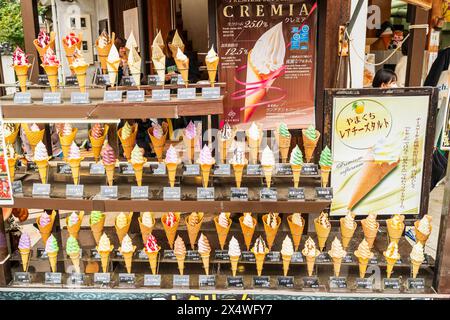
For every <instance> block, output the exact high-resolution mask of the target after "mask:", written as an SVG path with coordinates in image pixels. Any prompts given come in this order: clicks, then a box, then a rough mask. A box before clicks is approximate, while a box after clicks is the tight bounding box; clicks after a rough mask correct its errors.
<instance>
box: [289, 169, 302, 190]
mask: <svg viewBox="0 0 450 320" xmlns="http://www.w3.org/2000/svg"><path fill="white" fill-rule="evenodd" d="M291 168H292V175H293V176H294V188H298V186H299V184H300V175H301V173H302V168H303V166H302V165H301V164H291Z"/></svg>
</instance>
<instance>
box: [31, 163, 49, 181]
mask: <svg viewBox="0 0 450 320" xmlns="http://www.w3.org/2000/svg"><path fill="white" fill-rule="evenodd" d="M34 162H35V163H36V165H37V167H38V171H39V177H40V178H41V182H42V184H46V183H47V176H48V160H35V161H34Z"/></svg>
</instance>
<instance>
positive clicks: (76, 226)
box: [66, 211, 84, 240]
mask: <svg viewBox="0 0 450 320" xmlns="http://www.w3.org/2000/svg"><path fill="white" fill-rule="evenodd" d="M83 216H84V212H83V211H81V212H80V213H79V214H78V222H77V223H75V224H73V225H71V226H70V225H69V218H70V216H67V217H66V226H67V231H68V232H69V234H70V235H71V236H72V237H74V238H75V239H77V240H78V232H80V228H81V222H82V220H83Z"/></svg>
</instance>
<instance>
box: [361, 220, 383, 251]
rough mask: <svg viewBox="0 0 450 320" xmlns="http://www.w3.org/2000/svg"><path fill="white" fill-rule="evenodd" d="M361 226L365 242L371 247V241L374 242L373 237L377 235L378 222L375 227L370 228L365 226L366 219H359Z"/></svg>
mask: <svg viewBox="0 0 450 320" xmlns="http://www.w3.org/2000/svg"><path fill="white" fill-rule="evenodd" d="M361 226H362V228H363V232H364V238H365V239H366V241H367V243H368V244H369V248H373V243H374V242H375V238H376V237H377V232H378V229H379V227H380V223H379V222H377V228H376V229H370V228H369V227H368V226H367V223H366V220H365V219H363V220H361Z"/></svg>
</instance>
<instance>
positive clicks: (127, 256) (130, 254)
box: [122, 246, 136, 273]
mask: <svg viewBox="0 0 450 320" xmlns="http://www.w3.org/2000/svg"><path fill="white" fill-rule="evenodd" d="M134 250H136V246H135V247H134ZM134 250H133V251H131V252H122V256H123V259H124V260H125V268H126V269H127V273H131V265H132V263H133V254H134Z"/></svg>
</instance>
